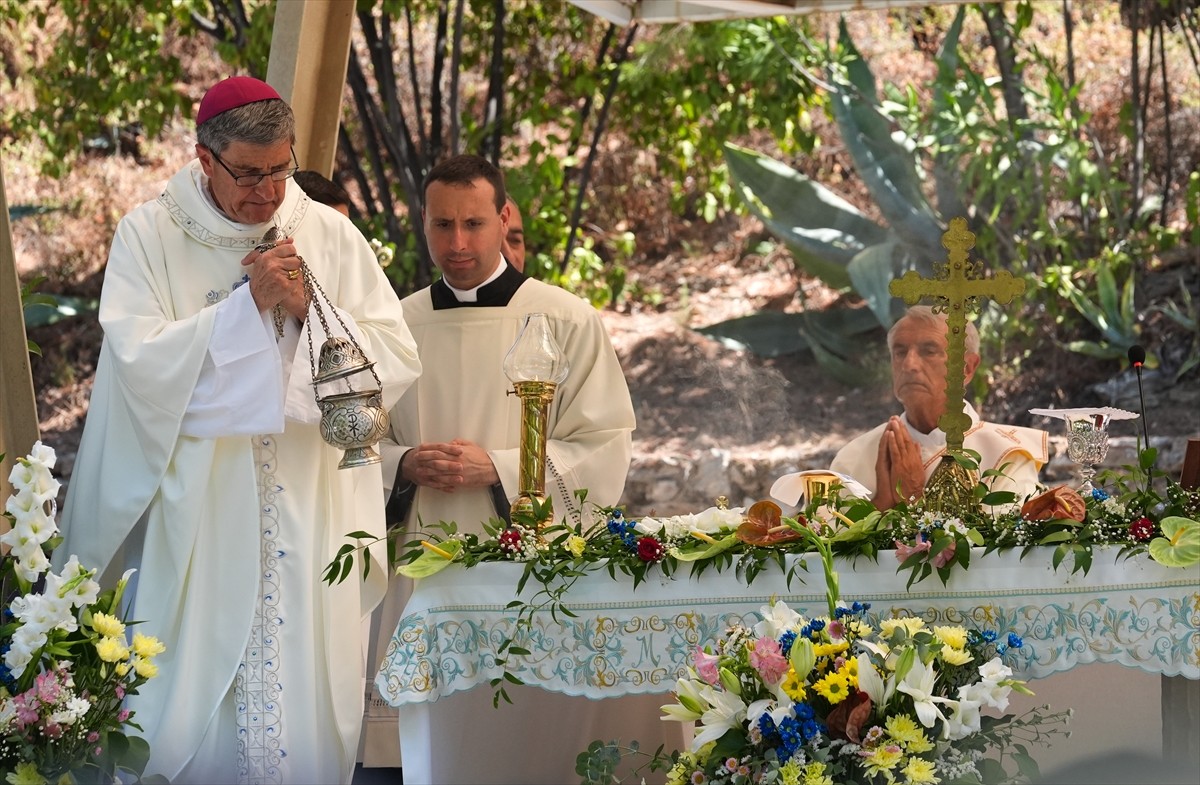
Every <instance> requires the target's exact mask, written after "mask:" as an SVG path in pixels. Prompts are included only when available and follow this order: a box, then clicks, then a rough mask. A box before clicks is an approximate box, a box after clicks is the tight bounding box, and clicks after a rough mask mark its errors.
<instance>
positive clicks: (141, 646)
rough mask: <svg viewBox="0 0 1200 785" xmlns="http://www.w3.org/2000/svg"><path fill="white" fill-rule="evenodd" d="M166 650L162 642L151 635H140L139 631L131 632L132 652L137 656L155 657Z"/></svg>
mask: <svg viewBox="0 0 1200 785" xmlns="http://www.w3.org/2000/svg"><path fill="white" fill-rule="evenodd" d="M166 650H167V647H166V646H163V645H162V642H161V641H160V640H159V639H158V638H155V637H153V636H150V635H142V634H141V633H140V632H135V633H134V634H133V653H134V654H136V655H138V656H139V657H146V658H147V659H148V658H150V657H157V656H158V655H159V654H162V653H163V652H164V651H166Z"/></svg>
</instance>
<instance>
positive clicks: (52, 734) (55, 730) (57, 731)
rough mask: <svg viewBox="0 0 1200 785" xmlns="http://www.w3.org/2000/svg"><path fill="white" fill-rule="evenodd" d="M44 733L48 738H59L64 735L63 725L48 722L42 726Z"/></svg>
mask: <svg viewBox="0 0 1200 785" xmlns="http://www.w3.org/2000/svg"><path fill="white" fill-rule="evenodd" d="M42 734H43V735H44V736H45V737H46V738H47V739H57V738H58V737H60V736H62V726H61V725H59V724H58V723H57V722H47V723H46V726H45V727H44V728H42Z"/></svg>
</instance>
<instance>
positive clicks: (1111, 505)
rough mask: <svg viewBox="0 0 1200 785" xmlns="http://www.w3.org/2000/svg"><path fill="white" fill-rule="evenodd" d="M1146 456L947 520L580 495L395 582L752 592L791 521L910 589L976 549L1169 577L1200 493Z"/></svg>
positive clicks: (339, 571) (416, 561) (794, 533)
mask: <svg viewBox="0 0 1200 785" xmlns="http://www.w3.org/2000/svg"><path fill="white" fill-rule="evenodd" d="M1154 459H1155V451H1154V450H1153V449H1150V450H1146V451H1144V452H1143V453H1142V454H1141V456H1140V462H1139V466H1137V467H1124V468H1125V471H1124V472H1123V473H1115V472H1102V473H1101V474H1100V475H1099V476H1098V477H1097V479H1098V480H1100V481H1102V482H1104V483H1106V484H1107V487H1108V488H1109V490H1107V491H1106V490H1102V489H1101V488H1099V487H1097V488H1096V490H1094V491H1092V493H1091V494H1089V495H1088V496H1087V498H1084V497H1083V496H1081V495H1080V494H1079V493H1078V492H1077V491H1074V490H1071V489H1070V488H1067V487H1065V486H1060V487H1057V488H1053V489H1050V490H1047V491H1045V492H1044V493H1041V494H1039V495H1037V496H1034V497H1032V498H1028V499H1025V500H1023V503H1022V502H1021V500H1018V499H1017V498H1016V496H1015V495H1014V494H1013V493H1011V492H991V491H989V489H988V487H987V486H986V485H985V484H984V483H983V482H982V479H986V478H987V477H988V476H989V475H991V474H994V473H996V472H995V470H993V471H991V472H984V474H983V477H982V478H981V481H980V482H979V483H978V484H977V485H976V486H975V499H976V501H977V502H978V504H977V506H976V507H975V508H974V509H973V510H971V511H966V512H960V513H956V514H948V513H944V512H938V511H934V510H930V509H927V508H926V507H925V506H924V504H923V502H922V501H921V500H916V501H912V502H909V503H901V504H899V505H897V506H896V507H894V508H892V509H891V510H887V511H882V512H881V511H880V510H877V509H876V508H875V506H874V505H873V504H871V502H870V501H869V500H867V499H861V498H856V497H853V496H847V495H843V489H842V488H841V486H840V485H838V484H836V483H834V484H832V485H831V486H830V487H829V489H828V491H827V493H825V494H824V495H814V497H813V498H810V499H807V500H806V504H805V506H804V507H803V508H802V509H801V510H798V511H797V512H796V514H795V516H794V517H792V518H785V517H784V516H783V515H782V510H781V508H780V507H779V505H777V504H775V503H774V502H771V501H761V502H758V503H756V504H754V505H752V506H751V507H750V508H749V509H748V510H744V509H742V508H740V507H729V506H728V505H727V504H726V503H725V502H724V500H720V501H719V502H718V504H717V505H716V506H714V507H711V508H709V509H707V510H704V511H702V512H700V513H695V514H686V515H675V516H667V517H655V516H643V517H641V518H631V517H627V516H626V515H625V513H624V512H623V511H622V510H620V509H618V508H594V509H591V510H588V509H587V504H586V494H580V500H579V501H580V505H581V507H583V508H584V512H585V513H586V514H584V515H581V516H580V518H581V519H583V521H584V522H583V523H577V524H574V525H567V524H565V523H563V524H551V523H550V522H549V521H548V520H547V518H548V512H547V511H546V510H544V509H535V514H534V516H533V517H532V518H531V519H528V520H526V519H518V520H516V521H515V522H514V523H512V524H505V523H504V522H503V521H500V520H492V521H490V522H488V523H487V524H485V525H484V531H485V533H484V535H483V536H479V535H476V534H469V533H462V532H459V531H458V527H457V524H456V523H454V522H449V523H440V524H437V525H436V526H430V527H426V529H425V531H424V532H423V533H422V534H421V536H419V537H418V538H416V539H414V540H412V541H410V542H407V543H398V544H397V547H396V559H395V563H396V564H397V565H398V571H399V572H400V573H402V574H404V575H407V576H409V577H413V578H420V577H424V576H427V575H430V574H432V573H434V572H437V571H439V570H441V569H444V568H445V567H447V566H449V565H450V564H451V563H458V564H461V565H463V566H465V567H470V566H472V565H474V564H477V563H480V562H487V561H517V562H524V563H526V565H527V570H526V574H525V578H524V579H523V581H522V582H523V583H524V580H525V579H528V578H529V577H536V578H537V579H538V580H539V581H540V582H541V583H542V584H543V585H548V584H549V583H550V582H553V581H560V580H569V579H570V578H571V577H572V576H574V575H578V574H580V573H582V572H587V571H591V570H596V569H606V570H607V571H608V572H609V573H610V574H611V575H613V576H614V577H615V576H616V574H617V573H618V572H620V573H623V574H625V575H627V576H630V577H632V579H633V581H634V583H635V585H636V584H637V583H638V582H640V581H642V580H644V579H645V578H646V576H647V574H648V573H649V571H651V570H652V569H658V570H660V571H661V572H662V573H663V574H665V575H671V574H673V573H674V572H675V571H677V570H679V569H681V568H690V570H691V572H692V573H693V574H699V573H701V572H703V571H704V570H706V569H710V568H712V569H716V570H723V569H728V568H733V569H736V570H737V571H738V572H739V574H740V575H741V576H742V577H744V578H745V580H746V582H747V584H749V583H751V582H752V581H753V580H754V577H755V576H756V575H757V574H758V573H759V572H761V571H762V570H764V569H768V568H771V567H773V566H778V567H779V568H781V569H785V570H786V569H789V567H788V566H787V562H786V561H785V559H784V557H785V556H786V555H788V554H795V553H807V552H812V551H813V550H814V546H813V544H812V542H811V541H810V540H809V539H808V538H806V537H804V536H802V534H801V533H800V532H799V531H798V530H797V528H796V525H795V524H800V525H801V526H802V527H804V528H808V529H809V530H811V531H814V532H817V533H820V534H821V535H822V537H823V539H824V540H826V541H827V542H828V543H829V547H830V548H831V550H832V552H833V554H834V555H835V556H838V557H840V558H847V559H854V558H859V557H865V558H869V559H872V560H877V559H878V558H879V555H880V552H883V551H889V552H892V553H893V554H894V556H895V558H896V559H897V562H898V566H897V569H898V570H908V571H909V572H910V579H909V584H910V585H911V584H912V583H915V582H918V581H920V580H923V579H925V578H926V577H928V576H929V575H931V574H932V573H934V572H936V573H937V574H938V576H939V577H940V578H941V580H942V581H943V582H945V581H946V580H948V579H949V576H950V575H951V573H952V572H953V571H955V570H962V569H966V568H968V567H969V565H970V560H971V555H972V549H973V548H982V549H983V553H985V554H986V553H989V552H991V551H995V550H1008V549H1013V548H1017V549H1021V551H1022V555H1024V554H1026V553H1028V552H1029V551H1030V550H1031V549H1032V548H1034V547H1037V546H1048V547H1051V548H1053V549H1054V556H1053V563H1054V566H1055V567H1056V568H1057V567H1058V566H1059V565H1060V564H1062V563H1063V562H1064V561H1067V560H1068V559H1069V564H1070V567H1071V569H1072V570H1073V571H1082V572H1085V573H1086V572H1087V570H1088V569H1089V568H1090V566H1091V562H1092V558H1093V555H1094V553H1095V551H1096V550H1109V549H1115V550H1117V552H1118V553H1119V554H1121V555H1122V556H1123V557H1126V558H1131V557H1135V556H1139V555H1142V556H1146V555H1148V556H1149V557H1150V558H1152V559H1154V560H1155V561H1157V562H1159V563H1161V564H1164V565H1166V566H1170V567H1187V566H1191V565H1194V564H1196V563H1197V562H1200V489H1190V490H1189V489H1184V488H1182V487H1180V485H1179V484H1178V483H1176V482H1175V481H1173V480H1172V479H1170V478H1168V477H1166V476H1165V475H1164V474H1162V473H1161V472H1157V471H1156V470H1154V468H1153V465H1154ZM1156 488H1161V489H1163V490H1162V491H1159V490H1155V489H1156ZM401 531H402V529H400V528H398V529H394V530H393V531H392V532H391V534H390V535H389V536H391V537H394V536H396V535H397V534H398V533H400V532H401ZM351 536H352V538H355V539H356V540H357V543H347V544H346V545H343V546H342V548H341V550H340V552H339V553H338V555H337V557H336V558H335V560H334V561H333V562H331V563H330V565H329V566H328V567H327V569H326V573H325V579H326V580H327V581H330V582H336V581H339V580H341V579H344V578H345V576H346V575H347V574H349V571H350V570H351V569H352V567H353V561H354V558H355V554H356V552H357V551H360V550H362V549H363V548H365V547H366V546H367V545H369V544H370V543H371V542H373V541H374V538H370V536H369V535H367V534H365V533H361V532H360V533H356V534H355V535H351ZM790 569H793V570H794V569H795V567H792V568H790Z"/></svg>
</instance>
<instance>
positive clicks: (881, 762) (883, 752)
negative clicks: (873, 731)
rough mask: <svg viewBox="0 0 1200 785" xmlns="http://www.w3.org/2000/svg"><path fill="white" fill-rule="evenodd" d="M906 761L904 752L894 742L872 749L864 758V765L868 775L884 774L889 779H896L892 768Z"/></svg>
mask: <svg viewBox="0 0 1200 785" xmlns="http://www.w3.org/2000/svg"><path fill="white" fill-rule="evenodd" d="M903 761H904V753H903V752H902V751H901V750H900V748H899V747H897V746H896V745H894V744H885V745H881V746H879V747H876V748H875V749H873V750H871V754H869V755H867V756H866V757H865V758H863V765H864V766H865V767H866V769H867V776H868V777H875V776H877V775H879V774H883V775H884V776H885V777H887V778H888V779H889V780H892V779H894V777H893V775H892V774H891V771H892V769H894V768H896V766H898V765H899V764H900V763H902V762H903Z"/></svg>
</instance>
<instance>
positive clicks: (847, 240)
mask: <svg viewBox="0 0 1200 785" xmlns="http://www.w3.org/2000/svg"><path fill="white" fill-rule="evenodd" d="M725 161H726V163H727V164H728V166H729V173H730V174H731V175H732V176H733V179H734V181H735V183H736V184H737V186H738V191H739V194H740V195H741V197H742V199H743V201H744V202H745V203H746V206H747V207H748V208H749V209H750V212H752V213H753V214H754V215H755V216H756V217H758V218H759V220H761V221H762V222H763V224H764V225H765V226H766V227H767V228H768V229H769V230H770V231H771V232H772V233H773V234H775V235H776V236H777V237H779V238H780V239H782V240H783V241H784V242H786V243H787V244H788V246H789V247H790V248H791V249H792V251H793V253H794V254H795V255H796V263H797V264H798V265H799V266H800V267H802V268H804V269H805V270H806V271H808V272H809V273H811V274H813V275H815V276H817V277H819V278H820V279H821V280H823V281H825V282H826V283H827V284H829V285H830V286H832V287H834V288H844V287H847V286H849V285H850V276H849V274H848V273H847V272H846V265H848V264H849V263H850V260H851V259H853V258H854V256H855V254H857V253H859V252H860V251H862V250H864V249H866V248H869V247H870V246H873V245H878V244H879V243H881V242H884V241H885V240H886V239H887V230H886V229H884V228H883V227H881V226H879V225H878V224H877V223H875V222H874V221H872V220H871V219H870V218H868V217H867V216H866V215H865V214H863V213H862V212H860V211H859V210H858V208H856V207H855V206H854V205H852V204H850V203H849V202H847V201H846V200H845V199H842V198H841V197H840V196H838V195H837V194H835V193H833V192H832V191H830V190H829V189H828V188H825V187H824V186H823V185H821V184H820V183H817V182H816V181H814V180H812V179H810V178H808V177H806V176H805V175H803V174H801V173H800V172H797V171H796V170H795V169H792V168H791V167H790V166H788V165H787V164H785V163H783V162H781V161H776V160H775V159H773V158H770V157H769V156H766V155H762V154H761V153H757V152H755V151H753V150H749V149H746V148H743V147H738V146H737V145H734V144H729V143H727V144H726V145H725Z"/></svg>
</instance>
